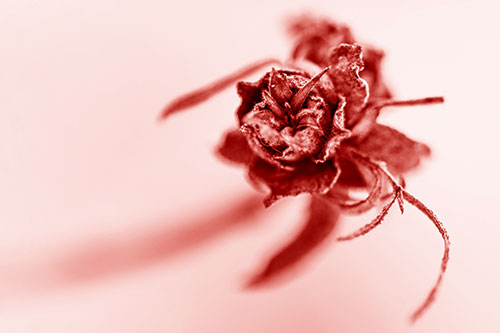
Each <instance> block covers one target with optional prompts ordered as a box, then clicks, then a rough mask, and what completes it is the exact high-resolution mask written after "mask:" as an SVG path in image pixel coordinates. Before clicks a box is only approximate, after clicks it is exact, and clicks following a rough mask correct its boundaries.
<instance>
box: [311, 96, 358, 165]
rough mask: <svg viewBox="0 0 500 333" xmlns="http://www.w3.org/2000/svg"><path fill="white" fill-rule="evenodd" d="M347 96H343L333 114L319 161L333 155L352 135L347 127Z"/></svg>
mask: <svg viewBox="0 0 500 333" xmlns="http://www.w3.org/2000/svg"><path fill="white" fill-rule="evenodd" d="M345 106H346V102H345V98H343V97H341V98H340V100H339V103H338V106H337V110H335V114H334V115H333V124H332V129H331V131H330V136H329V138H328V140H327V141H326V143H325V144H324V147H323V151H322V152H321V155H320V157H319V159H318V160H319V161H321V162H324V161H326V160H328V159H330V158H332V157H333V155H334V154H335V151H336V150H337V148H338V147H339V145H340V144H341V143H342V141H344V140H345V139H347V138H349V137H350V136H351V132H350V131H349V130H347V129H346V128H345V112H344V110H345Z"/></svg>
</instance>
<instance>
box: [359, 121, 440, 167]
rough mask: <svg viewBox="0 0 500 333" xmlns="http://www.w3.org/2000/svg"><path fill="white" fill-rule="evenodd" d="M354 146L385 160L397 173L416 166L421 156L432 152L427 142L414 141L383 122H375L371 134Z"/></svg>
mask: <svg viewBox="0 0 500 333" xmlns="http://www.w3.org/2000/svg"><path fill="white" fill-rule="evenodd" d="M353 146H355V147H356V149H357V150H358V151H359V152H360V153H362V154H364V155H367V156H370V158H371V159H373V160H378V161H383V162H385V163H386V164H387V166H388V167H389V170H390V171H391V173H394V174H396V175H400V174H402V173H405V172H407V171H409V170H411V169H413V168H415V167H416V166H417V165H418V164H419V163H420V160H421V158H422V157H424V156H428V155H429V154H430V152H431V151H430V148H429V147H428V146H426V145H425V144H423V143H419V142H416V141H413V140H412V139H410V138H408V137H407V136H406V135H404V134H403V133H401V132H399V131H397V130H395V129H393V128H391V127H388V126H385V125H381V124H375V125H374V126H373V127H372V129H371V131H370V133H369V135H367V136H366V137H365V139H364V140H363V141H361V142H357V143H354V144H353Z"/></svg>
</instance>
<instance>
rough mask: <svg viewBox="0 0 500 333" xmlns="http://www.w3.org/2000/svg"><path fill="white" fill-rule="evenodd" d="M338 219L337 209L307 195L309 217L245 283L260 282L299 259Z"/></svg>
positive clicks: (279, 272) (252, 284)
mask: <svg viewBox="0 0 500 333" xmlns="http://www.w3.org/2000/svg"><path fill="white" fill-rule="evenodd" d="M338 218H339V209H338V207H337V206H335V205H332V204H330V203H329V202H326V201H324V200H321V199H319V198H316V197H314V196H313V197H312V198H311V204H310V206H309V216H308V218H307V221H306V223H305V225H304V227H303V228H302V230H301V231H300V232H299V233H298V234H297V235H296V236H295V237H294V238H293V239H292V241H291V242H289V243H288V244H287V245H286V246H285V247H283V248H282V249H281V250H280V251H278V252H277V253H276V254H275V255H273V256H272V258H271V259H270V260H269V261H268V262H267V264H266V265H265V266H264V267H263V269H262V270H261V271H260V272H259V273H257V274H256V275H255V276H254V277H253V278H252V279H251V280H250V281H249V283H248V285H247V286H248V287H255V286H258V285H262V284H264V283H266V282H268V281H271V280H273V279H274V278H276V277H278V276H280V275H281V274H283V273H284V272H286V271H288V270H289V269H290V268H291V267H293V266H296V265H297V264H298V263H300V262H303V261H304V259H306V257H307V256H308V255H310V254H311V252H312V251H313V250H314V249H316V248H317V247H318V246H319V245H320V244H322V243H323V242H324V241H325V240H326V239H327V238H328V236H330V234H331V233H332V231H333V230H334V228H335V226H336V225H337V221H338Z"/></svg>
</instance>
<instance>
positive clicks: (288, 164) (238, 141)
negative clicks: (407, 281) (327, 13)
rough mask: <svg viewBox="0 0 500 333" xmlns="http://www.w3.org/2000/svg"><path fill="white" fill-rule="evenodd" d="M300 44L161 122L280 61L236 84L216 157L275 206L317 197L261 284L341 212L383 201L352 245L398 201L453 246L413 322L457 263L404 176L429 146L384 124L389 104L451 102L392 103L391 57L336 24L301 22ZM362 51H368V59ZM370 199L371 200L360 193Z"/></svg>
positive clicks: (297, 26)
mask: <svg viewBox="0 0 500 333" xmlns="http://www.w3.org/2000/svg"><path fill="white" fill-rule="evenodd" d="M289 31H290V32H291V33H292V35H293V36H294V37H295V39H296V43H295V46H294V48H293V51H292V56H291V59H292V61H291V62H290V63H287V64H285V65H283V64H281V63H280V62H279V61H277V60H273V59H269V60H264V61H261V62H258V63H255V64H252V65H250V66H248V67H247V68H244V69H242V70H240V71H238V72H236V73H233V74H231V75H229V76H227V77H224V78H222V79H220V80H218V81H216V82H215V83H213V84H210V85H208V86H206V87H204V88H201V89H198V90H196V91H194V92H192V93H189V94H187V95H185V96H182V97H180V98H178V99H176V100H174V101H173V102H172V103H171V104H169V105H168V106H167V108H166V109H165V110H164V112H163V113H162V116H161V117H162V119H163V118H165V117H166V116H169V115H171V114H173V113H175V112H178V111H180V110H183V109H185V108H188V107H191V106H193V105H196V104H199V103H201V102H202V101H204V100H206V99H208V98H209V97H211V96H213V95H214V94H216V93H218V92H219V91H221V90H222V89H224V88H226V87H228V86H230V85H231V84H232V83H234V82H236V81H240V80H241V79H242V78H243V77H245V76H246V75H248V74H250V73H252V72H254V71H257V70H259V69H262V68H268V67H269V66H270V65H271V64H280V67H281V68H279V69H275V68H271V69H270V70H269V71H267V72H266V73H265V74H264V75H263V76H262V77H261V79H259V80H258V81H257V82H244V81H240V82H238V83H237V92H238V94H239V96H240V97H241V104H240V105H239V107H238V108H237V110H236V116H237V121H238V123H237V128H236V129H233V130H230V131H228V132H227V133H226V134H225V135H224V136H223V138H222V140H221V143H220V144H219V146H218V149H217V152H218V154H219V156H221V157H223V158H224V159H226V160H227V161H230V162H233V163H236V164H240V165H243V166H245V168H246V169H247V172H248V178H249V179H250V181H251V182H252V184H253V185H255V186H256V187H257V188H259V189H260V188H265V189H266V190H267V192H268V193H267V195H266V197H265V198H264V204H265V206H266V207H268V206H270V205H272V204H273V203H274V202H276V201H277V200H279V199H281V198H284V197H287V196H295V195H299V194H302V193H307V194H310V195H311V204H310V206H309V214H308V216H307V218H306V222H305V225H304V227H303V229H302V230H301V231H300V233H299V234H298V235H296V237H294V238H293V239H292V240H291V241H290V242H289V243H288V244H287V245H286V246H285V247H283V248H282V250H280V251H278V252H277V253H276V254H275V255H273V256H272V257H271V259H269V260H268V261H267V263H266V264H265V265H264V267H263V268H262V269H261V270H260V272H258V273H257V274H255V275H254V277H253V278H252V279H250V281H249V283H248V285H249V286H257V285H261V284H263V283H265V282H267V281H270V280H271V279H274V278H276V277H277V276H279V275H281V273H282V272H284V271H286V270H287V269H288V268H289V267H291V266H292V265H295V264H297V263H299V262H300V261H302V259H303V258H305V257H306V255H307V254H308V253H310V252H311V251H312V250H313V249H314V248H316V247H317V246H318V245H319V244H320V243H322V242H323V241H324V240H325V239H327V238H328V236H329V235H330V234H331V233H332V232H333V230H334V228H335V226H336V225H337V221H338V218H339V216H340V215H341V214H343V213H345V214H347V213H354V214H360V213H363V212H366V211H368V210H369V209H371V208H373V207H375V206H376V205H379V204H383V208H382V210H381V212H380V213H379V214H378V215H377V216H376V217H375V218H374V219H373V220H372V221H371V222H370V223H368V224H366V225H365V226H363V227H362V228H360V229H358V230H356V231H354V232H352V233H351V234H349V235H347V236H341V237H337V241H345V240H351V239H354V238H356V237H359V236H361V235H364V234H366V233H367V232H369V231H370V230H372V229H373V228H375V227H376V226H378V225H380V224H381V222H382V220H383V219H384V217H385V216H386V215H387V213H388V211H389V209H390V208H391V207H392V206H393V205H394V204H395V203H396V202H397V203H398V206H399V208H400V210H401V213H403V211H404V202H405V201H406V202H408V203H410V204H411V205H413V206H415V207H416V208H417V209H419V210H420V211H421V212H422V213H424V214H425V215H426V216H427V217H428V218H429V219H430V220H431V221H432V222H433V223H434V225H435V226H436V228H437V229H438V231H439V232H440V234H441V236H442V238H443V242H444V254H443V258H442V261H441V272H440V275H439V277H438V279H437V281H436V283H435V285H434V287H433V288H432V289H431V291H430V292H429V294H428V296H427V298H426V299H425V301H424V302H423V303H422V305H421V306H420V307H419V308H418V309H417V310H416V311H415V312H414V314H413V316H412V320H416V319H417V318H419V317H420V316H421V315H422V313H423V312H424V311H425V310H426V309H427V308H428V306H429V305H430V304H431V303H432V302H433V301H434V299H435V297H436V293H437V289H438V287H439V285H440V283H441V281H442V277H443V274H444V272H445V270H446V266H447V262H448V257H449V244H450V243H449V238H448V234H447V232H446V230H445V229H444V226H443V225H442V223H441V222H440V221H439V220H438V218H437V217H436V215H435V214H434V213H433V212H432V211H431V210H430V209H428V208H427V207H426V206H425V205H424V204H423V203H422V202H421V201H419V200H418V199H417V198H415V197H414V196H413V195H412V194H410V193H409V192H408V191H407V190H406V189H405V188H404V187H405V182H404V178H403V176H404V175H405V174H406V173H407V172H408V171H410V170H412V169H414V168H415V167H417V166H418V165H419V163H420V161H421V159H422V158H423V157H425V156H427V155H429V153H430V149H429V147H428V146H426V145H425V144H423V143H419V142H416V141H414V140H412V139H410V138H408V137H407V136H406V135H404V134H403V133H401V132H399V131H397V130H396V129H393V128H391V127H389V126H386V125H383V124H380V123H378V122H377V119H378V116H379V114H380V112H381V110H382V109H383V108H385V107H387V106H405V105H418V104H432V103H442V102H443V101H444V99H443V98H442V97H428V98H421V99H414V100H403V101H397V100H393V99H391V96H392V94H391V92H390V91H389V89H388V88H387V86H386V84H385V83H384V80H383V78H382V74H381V71H380V68H381V60H382V57H383V53H382V52H381V51H378V50H376V49H374V48H371V47H362V46H361V45H359V44H357V43H356V41H355V40H354V37H353V36H352V34H351V32H350V30H349V29H348V28H347V27H346V26H344V25H340V24H337V23H334V22H330V21H327V20H317V19H313V18H310V17H307V16H306V17H302V18H301V19H299V20H296V21H293V22H292V23H291V24H290V27H289ZM363 52H365V54H364V55H363ZM359 190H363V191H365V192H366V193H367V195H366V197H365V198H363V199H355V198H353V197H352V192H353V191H359Z"/></svg>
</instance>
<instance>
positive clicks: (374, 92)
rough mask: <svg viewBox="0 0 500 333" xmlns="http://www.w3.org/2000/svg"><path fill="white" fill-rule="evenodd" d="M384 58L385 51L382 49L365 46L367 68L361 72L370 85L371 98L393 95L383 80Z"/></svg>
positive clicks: (364, 57) (364, 54) (386, 97)
mask: <svg viewBox="0 0 500 333" xmlns="http://www.w3.org/2000/svg"><path fill="white" fill-rule="evenodd" d="M383 58H384V52H383V51H382V50H379V49H375V48H373V47H365V46H363V62H364V63H365V68H364V69H363V71H362V72H361V77H362V78H363V79H364V80H366V82H367V83H368V87H370V100H371V99H373V98H376V99H378V98H385V99H388V98H391V97H392V94H391V91H390V90H389V88H388V87H387V85H386V84H385V82H384V81H383V80H382V71H381V63H382V59H383Z"/></svg>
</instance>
